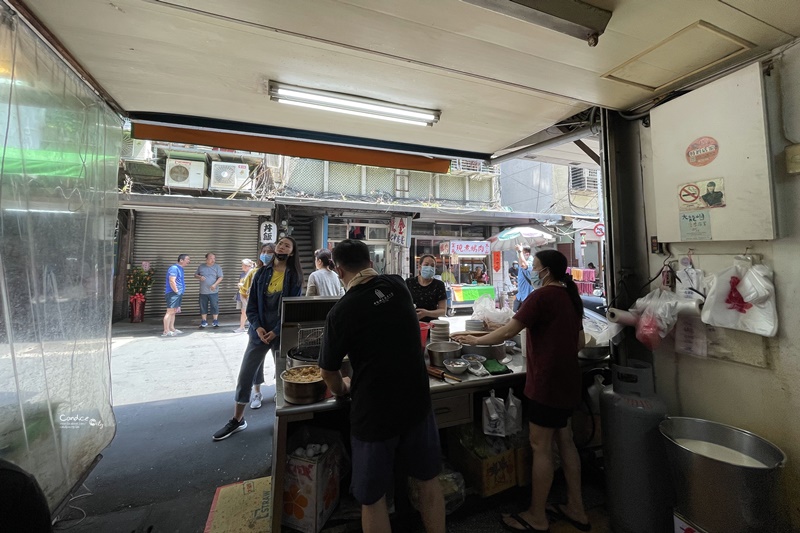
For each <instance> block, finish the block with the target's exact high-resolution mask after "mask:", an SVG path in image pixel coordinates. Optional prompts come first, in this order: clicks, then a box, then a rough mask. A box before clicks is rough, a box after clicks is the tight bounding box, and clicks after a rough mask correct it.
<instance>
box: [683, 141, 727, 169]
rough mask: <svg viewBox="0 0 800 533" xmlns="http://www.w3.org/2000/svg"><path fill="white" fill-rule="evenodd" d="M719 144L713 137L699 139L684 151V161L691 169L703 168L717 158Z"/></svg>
mask: <svg viewBox="0 0 800 533" xmlns="http://www.w3.org/2000/svg"><path fill="white" fill-rule="evenodd" d="M717 154H719V143H718V142H717V140H716V139H715V138H714V137H700V138H699V139H696V140H695V141H694V142H692V144H690V145H689V147H688V148H687V149H686V161H687V162H688V163H689V164H690V165H692V166H693V167H704V166H706V165H707V164H709V163H711V162H712V161H713V160H715V159H716V158H717Z"/></svg>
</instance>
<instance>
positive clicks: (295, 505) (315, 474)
mask: <svg viewBox="0 0 800 533" xmlns="http://www.w3.org/2000/svg"><path fill="white" fill-rule="evenodd" d="M338 459H339V454H338V447H336V446H331V447H330V448H329V449H328V451H327V452H325V453H324V454H322V455H320V456H317V457H315V458H313V459H308V458H301V457H293V456H290V457H289V459H288V460H287V461H286V476H285V480H284V485H283V488H284V490H283V518H282V523H283V525H285V526H289V527H292V528H294V529H297V530H298V531H302V532H303V533H319V531H320V530H321V529H322V527H323V526H324V525H325V522H326V521H327V520H328V518H330V516H331V514H332V513H333V510H334V509H335V508H336V505H337V504H338V503H339V482H340V479H341V476H340V472H339V460H338Z"/></svg>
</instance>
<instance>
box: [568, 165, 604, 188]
mask: <svg viewBox="0 0 800 533" xmlns="http://www.w3.org/2000/svg"><path fill="white" fill-rule="evenodd" d="M597 174H598V173H597V170H593V169H586V168H580V167H570V168H569V188H570V190H573V191H596V190H597V182H598V175H597Z"/></svg>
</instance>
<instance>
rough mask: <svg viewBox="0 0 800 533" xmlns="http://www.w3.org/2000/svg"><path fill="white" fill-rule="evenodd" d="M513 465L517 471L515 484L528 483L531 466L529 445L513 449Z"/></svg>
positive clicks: (531, 457)
mask: <svg viewBox="0 0 800 533" xmlns="http://www.w3.org/2000/svg"><path fill="white" fill-rule="evenodd" d="M514 465H515V468H516V471H517V486H518V487H527V486H528V485H530V484H531V471H532V468H533V450H531V447H530V445H528V446H524V447H520V448H515V449H514Z"/></svg>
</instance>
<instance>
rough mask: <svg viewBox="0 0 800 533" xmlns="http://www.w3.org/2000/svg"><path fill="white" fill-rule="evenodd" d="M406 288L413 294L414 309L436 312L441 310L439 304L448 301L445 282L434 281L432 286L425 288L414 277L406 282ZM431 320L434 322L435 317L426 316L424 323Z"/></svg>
mask: <svg viewBox="0 0 800 533" xmlns="http://www.w3.org/2000/svg"><path fill="white" fill-rule="evenodd" d="M406 286H407V287H408V290H409V291H410V292H411V298H412V299H413V300H414V307H416V308H418V309H427V310H428V311H436V310H437V309H439V302H441V301H442V300H447V288H446V287H445V286H444V282H443V281H439V280H438V279H432V280H431V282H430V284H428V285H426V286H424V287H423V286H422V285H420V283H419V279H417V276H414V277H411V278H408V279H407V280H406ZM431 320H433V317H429V316H426V317H425V318H423V319H422V322H430V321H431Z"/></svg>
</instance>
